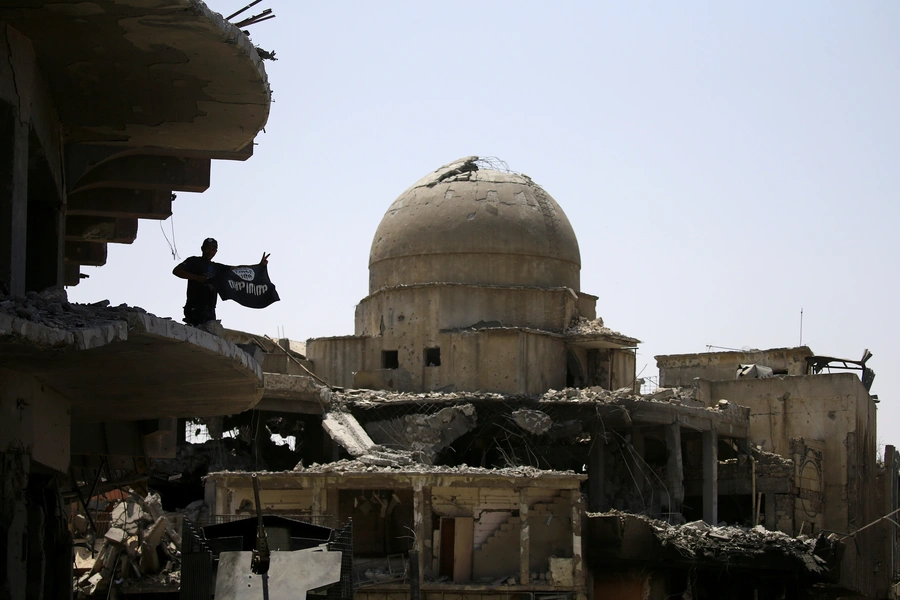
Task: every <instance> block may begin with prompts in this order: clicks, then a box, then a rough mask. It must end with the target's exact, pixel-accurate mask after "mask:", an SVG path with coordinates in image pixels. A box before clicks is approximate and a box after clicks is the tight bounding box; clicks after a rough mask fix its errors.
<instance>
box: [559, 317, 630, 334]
mask: <svg viewBox="0 0 900 600" xmlns="http://www.w3.org/2000/svg"><path fill="white" fill-rule="evenodd" d="M566 335H567V336H580V335H608V336H610V337H617V338H627V339H631V338H630V337H629V336H627V335H625V334H623V333H620V332H618V331H615V330H613V329H610V328H609V327H607V326H605V325H604V324H603V319H601V318H599V317H598V318H596V319H593V320H592V319H586V318H584V317H578V318H576V319H573V320H572V323H571V324H570V325H569V327H568V328H567V329H566Z"/></svg>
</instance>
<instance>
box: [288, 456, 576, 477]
mask: <svg viewBox="0 0 900 600" xmlns="http://www.w3.org/2000/svg"><path fill="white" fill-rule="evenodd" d="M294 472H295V473H394V474H397V473H406V474H447V475H492V476H498V477H546V476H553V475H576V473H575V472H574V471H547V470H543V469H537V468H535V467H529V466H517V467H504V468H500V469H487V468H483V467H470V466H467V465H459V466H455V467H450V466H443V465H441V466H433V465H425V464H420V463H416V464H411V465H406V466H376V465H369V464H366V463H364V462H362V461H360V460H347V459H344V460H339V461H336V462H332V463H326V464H318V463H313V464H312V465H310V466H308V467H304V466H303V464H302V463H301V464H299V465H297V466H296V467H294ZM582 477H583V476H582Z"/></svg>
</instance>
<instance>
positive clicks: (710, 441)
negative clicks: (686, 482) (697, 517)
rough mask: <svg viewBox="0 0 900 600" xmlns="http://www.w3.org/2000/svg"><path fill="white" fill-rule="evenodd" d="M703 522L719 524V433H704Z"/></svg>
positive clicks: (710, 431) (713, 430) (714, 431)
mask: <svg viewBox="0 0 900 600" xmlns="http://www.w3.org/2000/svg"><path fill="white" fill-rule="evenodd" d="M703 520H704V521H706V522H707V523H709V524H710V525H715V524H716V523H718V522H719V432H717V431H716V430H715V428H713V429H710V430H709V431H704V432H703Z"/></svg>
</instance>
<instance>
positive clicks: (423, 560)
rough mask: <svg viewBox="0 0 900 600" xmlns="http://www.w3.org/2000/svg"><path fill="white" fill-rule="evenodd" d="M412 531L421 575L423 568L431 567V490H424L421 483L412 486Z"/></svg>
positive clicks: (417, 482)
mask: <svg viewBox="0 0 900 600" xmlns="http://www.w3.org/2000/svg"><path fill="white" fill-rule="evenodd" d="M413 529H414V531H415V536H416V547H415V550H418V556H417V562H418V564H419V574H420V575H422V574H424V573H425V566H426V565H428V566H429V567H430V566H431V488H426V487H425V486H424V485H423V482H422V481H416V482H415V483H414V484H413Z"/></svg>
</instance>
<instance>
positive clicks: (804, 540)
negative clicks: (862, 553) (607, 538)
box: [587, 510, 838, 575]
mask: <svg viewBox="0 0 900 600" xmlns="http://www.w3.org/2000/svg"><path fill="white" fill-rule="evenodd" d="M587 517H588V518H595V517H599V518H607V517H618V519H619V521H620V522H621V523H623V524H625V523H626V522H632V523H643V524H644V525H645V526H647V527H649V530H650V532H651V534H652V536H653V537H654V538H655V540H656V543H657V544H658V546H659V547H661V548H662V549H663V550H666V549H672V550H674V551H675V552H676V553H677V555H680V556H681V557H682V558H683V559H685V560H686V561H688V562H689V563H690V564H692V565H700V564H704V563H705V564H715V563H717V564H724V565H733V566H736V565H738V564H748V563H751V562H752V561H754V560H758V561H760V562H759V564H760V565H762V564H767V562H766V561H773V560H774V561H776V562H777V561H782V562H783V561H785V560H790V561H792V562H794V563H795V565H796V566H797V567H798V568H800V569H803V570H805V571H807V573H809V574H812V575H822V574H825V573H827V572H828V570H829V568H828V565H827V562H828V561H827V560H826V558H824V557H829V556H831V555H833V553H834V551H835V547H836V545H837V544H838V539H837V536H835V535H834V534H830V535H827V536H826V535H824V534H823V535H820V536H819V537H818V538H810V537H808V536H805V535H800V536H797V537H791V536H789V535H787V534H785V533H782V532H780V531H770V530H767V529H766V528H765V527H763V526H762V525H757V526H755V527H752V528H747V527H738V526H731V525H728V526H718V527H717V526H713V525H709V524H707V523H704V522H703V521H693V522H691V523H685V524H683V525H670V524H668V523H666V522H664V521H659V520H655V519H651V518H648V517H646V516H643V515H638V514H631V513H623V512H619V511H615V510H614V511H609V512H606V513H588V514H587ZM642 552H644V553H648V552H651V553H652V550H650V549H644V550H642Z"/></svg>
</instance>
